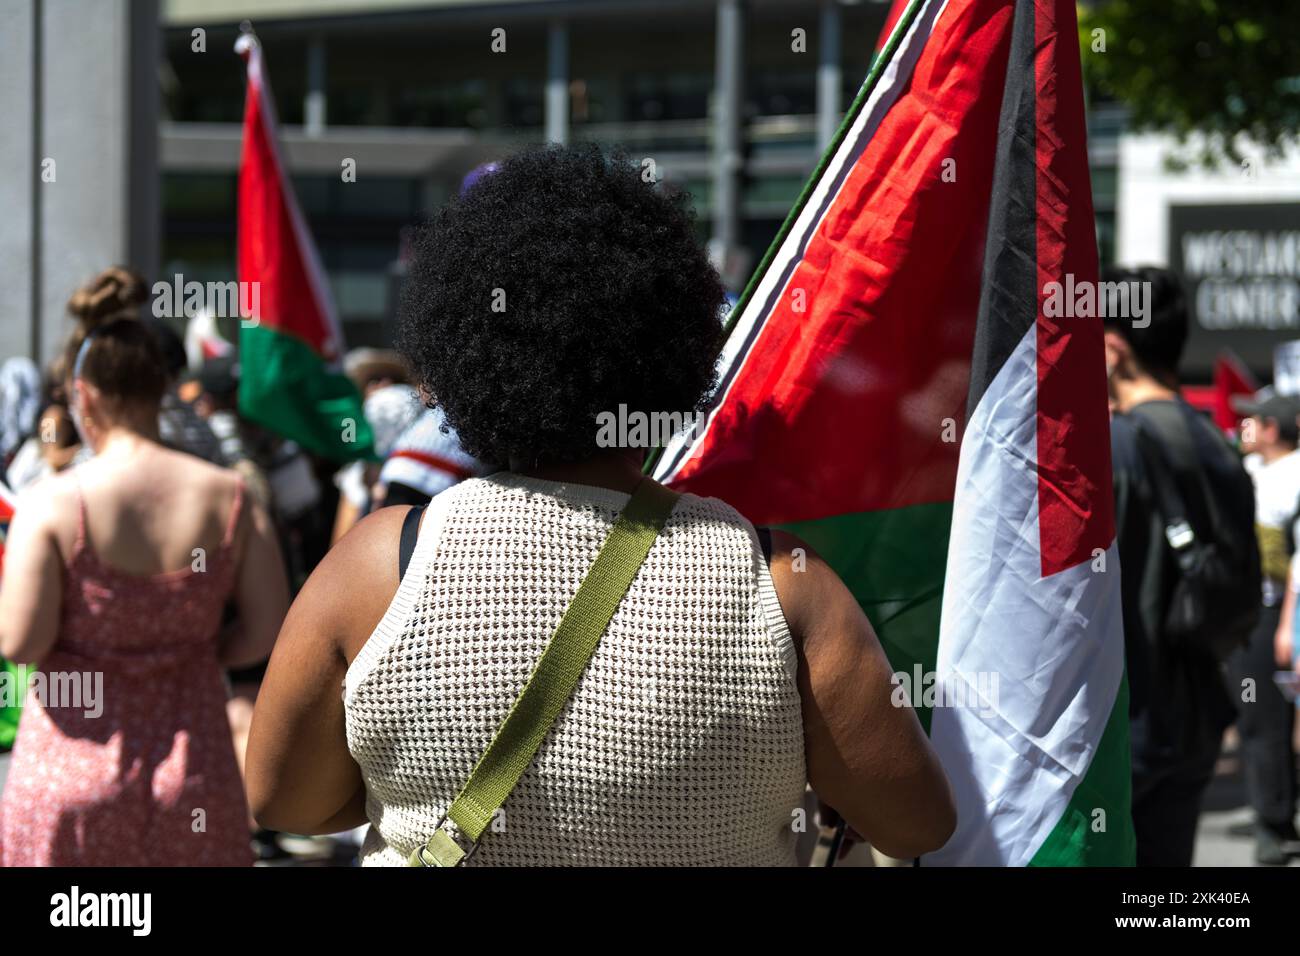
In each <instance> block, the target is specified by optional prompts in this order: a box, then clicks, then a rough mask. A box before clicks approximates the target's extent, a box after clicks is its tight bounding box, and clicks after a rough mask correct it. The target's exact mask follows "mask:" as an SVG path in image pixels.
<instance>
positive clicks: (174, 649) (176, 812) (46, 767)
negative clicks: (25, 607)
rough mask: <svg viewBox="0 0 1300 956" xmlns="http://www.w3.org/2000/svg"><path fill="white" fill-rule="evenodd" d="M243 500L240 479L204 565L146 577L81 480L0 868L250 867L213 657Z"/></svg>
mask: <svg viewBox="0 0 1300 956" xmlns="http://www.w3.org/2000/svg"><path fill="white" fill-rule="evenodd" d="M243 495H244V489H243V485H242V483H241V484H240V486H239V487H238V490H237V491H236V494H235V500H234V504H233V507H232V510H231V513H230V519H229V522H228V524H227V527H226V531H225V534H224V536H223V538H222V541H221V545H220V547H219V548H218V549H217V551H216V552H215V553H211V554H208V555H207V556H206V567H203V568H202V570H197V569H195V568H194V566H191V567H189V568H183V569H181V570H179V571H169V572H164V573H162V574H154V575H134V574H128V573H126V572H123V571H119V570H116V569H114V568H111V567H109V566H107V565H106V564H104V563H103V562H102V561H101V560H100V559H99V557H98V556H97V555H96V554H95V550H94V548H93V546H92V545H91V543H90V542H89V541H88V540H87V537H86V506H85V500H84V499H83V498H82V497H81V490H80V488H78V490H77V498H78V519H77V539H76V543H75V545H74V546H73V549H72V553H71V554H70V555H69V556H68V559H67V566H66V571H65V576H64V586H63V587H64V590H63V614H62V621H61V623H60V628H59V637H58V641H57V642H56V644H55V645H54V648H53V650H52V651H51V652H50V654H49V655H48V656H47V657H46V658H45V659H44V660H43V661H41V665H40V674H37V675H34V676H33V685H32V686H33V691H32V692H29V694H28V696H27V701H26V706H25V707H24V712H23V716H22V721H21V723H20V724H19V730H18V740H17V743H16V745H15V747H14V752H13V763H12V765H11V766H10V768H9V773H8V778H7V781H6V786H5V791H4V797H3V800H2V801H0V862H2V863H3V865H5V866H247V865H250V864H251V863H252V851H251V848H250V845H249V830H248V820H247V816H248V809H247V803H246V801H245V797H244V788H243V783H242V780H241V778H240V775H239V768H238V765H237V764H236V762H235V752H234V745H233V743H232V742H231V735H230V725H229V723H228V721H227V717H226V709H225V705H226V698H227V693H226V685H225V678H224V676H223V673H222V670H221V667H220V665H219V664H218V661H217V636H218V633H219V631H220V628H221V615H222V610H223V608H224V605H225V602H226V599H227V597H228V596H229V594H230V592H231V589H232V587H233V584H234V575H235V557H234V555H233V553H232V541H233V537H234V532H235V528H236V526H237V525H238V522H239V512H240V508H241V506H242V504H243ZM38 682H44V684H45V686H46V687H48V688H50V689H49V690H48V691H47V692H46V696H45V700H44V701H42V700H41V699H38V694H37V692H36V691H35V688H36V687H37V686H38ZM74 684H79V685H80V687H81V695H80V699H77V695H76V694H75V693H74V687H73V685H74ZM56 691H57V696H58V699H51V698H52V697H53V696H55V695H56ZM56 704H57V705H59V706H54V705H56ZM69 704H71V705H72V706H69Z"/></svg>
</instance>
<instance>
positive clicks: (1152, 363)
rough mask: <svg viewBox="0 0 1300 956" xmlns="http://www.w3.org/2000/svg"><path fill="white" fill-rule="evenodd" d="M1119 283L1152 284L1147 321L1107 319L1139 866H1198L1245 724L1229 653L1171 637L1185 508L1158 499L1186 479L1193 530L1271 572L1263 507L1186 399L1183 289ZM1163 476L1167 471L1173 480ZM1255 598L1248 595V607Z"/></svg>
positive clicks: (1154, 273)
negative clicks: (1229, 677)
mask: <svg viewBox="0 0 1300 956" xmlns="http://www.w3.org/2000/svg"><path fill="white" fill-rule="evenodd" d="M1106 279H1107V281H1110V282H1128V283H1137V282H1141V283H1150V286H1149V289H1150V293H1149V295H1148V296H1147V302H1148V305H1149V309H1148V313H1147V315H1145V316H1142V317H1140V318H1138V317H1135V318H1136V321H1135V319H1134V318H1125V317H1122V316H1110V317H1107V318H1106V319H1105V326H1106V329H1105V343H1106V371H1107V378H1108V382H1109V385H1110V393H1111V406H1112V409H1113V410H1114V412H1115V414H1114V416H1113V418H1112V420H1111V460H1112V466H1113V469H1114V484H1115V525H1116V534H1117V537H1118V546H1119V555H1120V569H1121V572H1120V573H1121V583H1122V584H1121V586H1122V594H1123V597H1122V600H1123V614H1124V637H1125V652H1126V664H1127V671H1128V682H1129V716H1130V742H1131V747H1132V770H1133V823H1134V829H1135V833H1136V837H1137V862H1138V865H1139V866H1189V865H1190V864H1191V862H1192V852H1193V847H1194V843H1195V838H1196V822H1197V818H1198V816H1199V814H1200V805H1201V798H1202V795H1203V794H1204V791H1205V789H1206V787H1207V786H1208V785H1209V782H1210V780H1211V778H1212V777H1213V775H1214V767H1215V763H1216V761H1217V759H1218V755H1219V748H1220V742H1221V739H1222V736H1223V732H1224V730H1225V729H1226V728H1227V727H1228V726H1229V725H1230V724H1231V723H1232V720H1233V716H1234V711H1233V706H1232V702H1231V699H1230V698H1229V696H1228V692H1227V688H1226V686H1225V684H1224V679H1223V672H1222V666H1221V663H1220V661H1219V660H1218V658H1217V657H1216V655H1215V653H1213V652H1212V651H1211V650H1210V649H1209V648H1207V647H1204V646H1201V645H1199V644H1194V643H1191V642H1185V641H1184V642H1177V643H1175V642H1174V641H1173V640H1172V639H1171V638H1170V636H1169V635H1168V634H1167V633H1166V630H1167V627H1166V615H1167V611H1168V609H1169V606H1170V603H1171V599H1172V592H1173V588H1174V586H1175V584H1176V583H1177V577H1178V574H1179V567H1178V564H1177V562H1176V558H1175V556H1174V554H1173V551H1172V547H1171V543H1169V542H1168V541H1167V535H1168V528H1169V523H1170V522H1169V520H1168V519H1169V512H1171V511H1173V510H1175V508H1174V507H1172V506H1171V503H1170V502H1166V501H1162V500H1161V499H1162V495H1161V493H1160V492H1159V490H1158V489H1159V488H1160V487H1162V486H1161V477H1164V478H1165V480H1166V481H1167V480H1169V479H1172V481H1173V483H1174V484H1173V486H1172V487H1174V488H1176V489H1177V493H1178V496H1179V497H1181V498H1182V499H1183V500H1182V502H1181V503H1182V504H1183V506H1184V509H1185V510H1186V511H1187V512H1188V513H1187V514H1186V515H1185V516H1184V517H1185V518H1186V519H1187V521H1188V522H1189V523H1190V525H1191V527H1192V528H1194V529H1197V532H1198V533H1202V534H1207V533H1210V532H1207V530H1206V529H1210V528H1214V527H1217V526H1219V525H1228V526H1230V527H1231V528H1233V529H1236V531H1237V534H1238V539H1239V540H1240V541H1241V542H1242V544H1243V547H1244V548H1245V549H1246V550H1247V551H1248V552H1249V557H1248V559H1247V564H1249V562H1250V560H1251V559H1253V561H1254V566H1255V568H1256V569H1257V568H1258V554H1257V552H1256V551H1255V550H1254V540H1253V533H1252V528H1253V524H1254V498H1253V492H1252V488H1251V482H1250V479H1249V477H1248V476H1247V474H1246V472H1245V470H1244V469H1243V467H1242V465H1241V461H1240V458H1239V457H1238V455H1237V453H1236V452H1235V450H1234V449H1233V448H1232V447H1231V446H1230V445H1229V444H1228V442H1227V441H1226V440H1225V439H1224V438H1223V436H1222V435H1221V434H1220V433H1219V432H1218V431H1217V429H1215V427H1214V426H1213V425H1212V424H1211V423H1210V422H1209V421H1207V420H1206V419H1205V418H1204V417H1203V416H1201V415H1200V414H1198V413H1197V412H1196V411H1195V410H1194V409H1192V408H1191V407H1190V406H1188V405H1187V404H1186V403H1185V402H1184V401H1183V400H1182V399H1181V398H1180V397H1179V393H1178V374H1177V369H1178V363H1179V360H1180V358H1181V356H1182V350H1183V345H1184V343H1185V342H1186V338H1187V309H1186V304H1185V300H1184V298H1183V294H1182V291H1181V289H1180V288H1179V285H1178V280H1177V279H1176V277H1175V276H1174V275H1173V274H1172V273H1170V272H1168V271H1166V270H1163V269H1155V268H1143V269H1137V270H1130V271H1122V272H1120V271H1116V272H1112V273H1110V274H1108V275H1107V276H1106ZM1156 456H1159V457H1158V462H1159V464H1156V461H1157V458H1156ZM1154 467H1161V468H1164V469H1165V473H1164V476H1157V475H1155V474H1154V473H1153V468H1154ZM1163 487H1164V488H1165V489H1166V491H1167V490H1168V488H1169V487H1170V486H1169V485H1168V484H1165V485H1164V486H1163ZM1209 496H1213V500H1212V501H1211V500H1208V498H1209ZM1250 570H1251V569H1250V568H1249V567H1247V568H1245V569H1244V572H1245V573H1244V577H1246V578H1250ZM1257 578H1258V572H1257V570H1256V572H1255V576H1254V579H1256V580H1257ZM1251 597H1252V596H1251V595H1249V590H1248V589H1247V597H1246V598H1244V599H1243V600H1249V599H1250V598H1251Z"/></svg>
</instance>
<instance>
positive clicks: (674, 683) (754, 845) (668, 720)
mask: <svg viewBox="0 0 1300 956" xmlns="http://www.w3.org/2000/svg"><path fill="white" fill-rule="evenodd" d="M628 497H629V496H628V495H627V494H624V493H621V492H616V491H613V490H609V489H604V488H593V487H590V486H584V485H575V484H560V483H556V482H550V481H542V480H539V479H534V478H526V477H523V476H519V475H514V474H511V473H507V472H501V473H498V474H496V475H492V476H490V477H488V478H475V479H470V480H468V481H465V482H463V483H461V484H459V485H457V486H455V487H454V488H452V489H450V490H449V491H447V492H444V493H443V494H441V495H439V496H438V497H437V498H435V499H434V500H433V502H432V503H431V504H430V506H429V510H428V512H427V513H426V515H425V518H424V523H423V525H422V527H421V530H420V537H419V541H418V543H417V545H416V549H415V554H414V555H413V557H412V560H411V563H410V566H409V567H408V569H407V572H406V575H405V576H404V578H403V580H402V582H401V584H400V586H399V587H398V590H397V593H396V594H395V595H394V597H393V601H392V604H391V605H390V606H389V609H388V611H387V613H386V614H385V616H384V618H383V619H382V620H381V621H380V623H379V625H378V627H377V628H376V629H375V632H374V633H373V634H372V635H371V637H370V638H369V640H368V641H367V642H366V644H365V646H364V647H363V648H362V649H361V651H360V653H359V654H358V655H357V657H356V659H355V660H354V661H353V663H352V665H351V667H350V668H349V669H348V672H347V676H346V679H345V683H344V702H345V711H346V721H347V739H348V747H349V748H350V750H351V752H352V755H353V757H354V758H355V759H356V761H357V763H358V764H359V766H360V767H361V770H362V774H363V776H364V778H365V784H366V808H367V815H368V817H369V819H370V823H371V826H370V828H369V830H368V833H367V836H366V839H365V842H364V845H363V847H362V863H363V864H364V865H368V866H376V865H379V866H382V865H394V866H397V865H405V863H406V859H407V856H408V855H409V853H410V852H411V850H412V849H413V848H415V847H416V846H417V845H419V844H422V843H424V842H425V841H426V840H427V839H428V838H429V836H430V834H431V832H432V831H433V828H434V827H435V825H436V824H437V823H438V821H439V819H441V817H442V816H443V814H444V813H445V811H446V809H447V807H448V806H449V805H450V804H451V802H452V800H454V799H455V796H456V794H457V793H458V792H459V791H460V788H461V786H462V785H463V784H464V782H465V781H466V779H468V777H469V774H470V771H471V770H472V769H473V767H474V765H475V763H476V762H477V761H478V758H479V757H480V756H481V755H482V753H483V751H484V750H485V749H486V748H487V745H488V743H489V742H490V741H491V739H492V737H493V735H494V734H495V732H496V730H497V728H498V727H499V726H500V725H501V722H502V721H503V720H504V719H505V716H506V714H507V713H508V712H509V709H510V706H511V704H512V703H513V702H514V700H515V698H516V696H518V694H519V691H520V690H521V689H522V688H523V686H524V684H525V683H526V681H527V679H528V676H529V674H530V673H531V672H532V669H533V667H534V665H535V664H536V662H537V659H538V658H539V657H540V656H541V653H542V650H543V649H544V648H545V646H546V643H547V641H548V640H549V639H550V637H551V634H552V633H553V632H554V630H555V628H556V626H557V625H558V624H559V622H560V618H561V617H562V616H563V614H564V610H565V608H566V607H567V606H568V605H569V602H570V601H571V600H572V598H573V595H574V594H575V593H576V592H577V590H578V585H579V584H580V583H581V582H582V579H583V577H584V575H585V574H586V573H587V569H588V568H589V567H590V566H591V564H592V562H593V561H594V560H595V558H596V555H597V554H598V553H599V551H600V548H601V545H602V544H603V543H604V541H605V539H606V538H607V537H608V535H609V531H610V529H611V527H612V526H613V524H614V521H615V519H616V518H617V516H618V514H619V512H620V511H621V510H622V509H623V508H624V507H625V506H626V504H627V501H628ZM394 559H395V558H394ZM796 668H797V658H796V653H795V647H794V643H793V640H792V639H791V636H790V632H789V630H788V629H787V627H786V624H785V619H784V618H783V616H782V614H781V608H780V604H779V602H778V601H777V597H776V592H775V590H774V589H773V587H772V580H771V577H770V575H769V573H768V570H767V566H766V564H765V562H764V559H763V555H762V552H761V550H760V548H759V545H758V539H757V536H756V534H755V532H754V529H753V526H752V525H750V524H749V522H748V521H746V520H745V519H744V518H743V517H741V516H740V515H739V514H738V513H737V512H736V511H735V510H734V509H733V508H731V507H730V506H729V505H726V504H724V503H723V502H721V501H718V500H716V499H713V498H700V497H697V496H695V495H689V494H687V495H683V496H682V497H681V499H680V500H679V501H678V503H677V507H676V509H675V510H674V512H673V514H672V516H671V517H670V518H669V520H668V523H667V525H666V526H665V527H664V530H663V531H662V532H661V534H660V536H659V538H658V540H656V542H655V544H654V547H653V548H652V549H651V551H650V554H649V556H648V557H647V559H646V561H645V563H644V564H643V565H642V567H641V570H640V571H639V572H638V573H637V576H636V578H635V579H634V580H633V582H632V585H631V587H630V588H629V589H628V592H627V594H626V595H625V596H624V598H623V600H622V602H621V603H620V605H619V607H618V610H617V611H616V612H615V614H614V617H613V619H612V620H611V622H610V624H609V627H608V628H607V629H606V631H605V634H604V636H603V637H602V639H601V642H600V644H599V646H598V647H597V648H596V651H595V653H594V655H593V656H592V659H591V662H590V663H589V664H588V666H587V669H586V671H585V672H584V673H583V676H582V678H581V680H580V681H579V683H578V686H577V688H576V689H575V691H574V693H573V696H572V697H571V699H570V700H569V703H568V705H567V706H566V707H565V709H564V710H563V711H562V712H561V714H560V716H559V718H558V719H557V720H556V722H555V725H554V726H553V727H552V729H551V731H550V733H549V734H548V735H547V737H546V740H545V741H543V743H542V746H541V748H540V750H539V751H538V753H537V756H536V757H535V758H534V760H533V762H532V765H531V766H530V767H529V769H528V770H527V772H526V773H525V774H524V776H523V778H522V779H521V780H520V782H519V785H518V786H517V787H516V788H515V789H514V791H513V792H512V793H511V795H510V797H509V799H507V800H506V803H505V805H504V807H502V809H501V811H499V813H498V815H497V818H496V819H495V820H494V822H493V823H492V825H491V826H490V827H489V828H488V830H487V832H486V833H485V834H484V836H483V839H482V841H481V843H480V845H479V848H478V850H477V852H476V853H475V854H474V856H473V857H472V859H471V860H470V861H469V864H468V865H471V866H493V865H497V866H558V865H569V864H576V865H615V866H691V865H712V866H719V865H739V866H773V865H793V864H794V862H795V858H794V844H795V836H796V834H795V829H796V824H797V823H798V821H799V820H800V819H801V817H802V812H803V811H802V809H801V808H802V806H803V792H804V784H805V779H806V775H805V769H804V741H803V721H802V717H801V711H800V701H799V693H798V689H797V686H796V681H795V678H796ZM444 827H445V828H446V829H448V830H449V831H450V832H452V833H453V834H455V835H456V837H457V838H458V839H462V838H461V837H460V834H458V833H456V828H455V826H454V824H452V823H451V822H450V821H448V822H447V823H445V824H444Z"/></svg>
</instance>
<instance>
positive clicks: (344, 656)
mask: <svg viewBox="0 0 1300 956" xmlns="http://www.w3.org/2000/svg"><path fill="white" fill-rule="evenodd" d="M406 511H407V509H406V508H387V509H384V510H382V511H378V512H375V513H374V514H372V515H369V516H368V517H366V518H365V519H364V520H362V521H361V522H360V523H358V524H357V526H356V527H355V528H354V529H353V530H352V531H351V532H349V533H348V534H347V535H346V536H345V537H344V538H343V540H342V541H340V542H339V543H338V544H337V545H335V546H334V547H333V548H331V549H330V551H329V552H328V553H327V554H326V555H325V559H324V560H323V561H322V562H321V563H320V565H319V566H318V567H317V568H316V570H315V571H314V572H312V575H311V577H310V578H308V579H307V583H306V584H305V585H304V586H303V589H302V591H301V592H300V593H299V594H298V597H297V599H296V600H295V601H294V602H293V606H292V607H291V608H290V609H289V616H288V617H287V618H286V619H285V622H284V627H283V629H281V631H280V637H279V639H278V640H277V641H276V643H275V651H274V653H272V655H271V663H270V666H269V668H268V669H267V673H266V679H265V680H264V681H263V682H262V690H261V693H260V694H259V695H258V698H257V706H256V707H255V708H254V710H253V726H252V729H251V730H250V732H249V739H248V756H247V759H246V781H247V785H248V801H249V806H250V807H251V808H252V811H253V816H254V817H255V818H256V819H257V821H258V822H259V823H261V824H262V825H263V826H266V827H270V828H272V829H276V830H288V831H290V832H293V833H305V834H312V833H334V832H337V831H339V830H346V829H349V828H351V827H354V826H359V825H361V824H363V823H365V822H366V817H365V800H364V795H365V794H364V784H363V782H362V779H361V770H360V768H359V767H357V765H356V762H355V761H354V760H353V759H352V755H351V754H350V753H349V752H348V748H347V740H346V737H345V730H344V712H343V677H344V675H345V674H346V673H347V668H348V662H349V661H350V660H351V659H352V658H353V657H354V656H355V655H356V652H357V650H359V649H360V647H361V645H362V644H363V643H364V642H365V640H366V638H367V637H368V636H369V635H370V633H371V632H372V631H373V630H374V628H375V626H376V625H377V624H378V623H379V620H380V618H382V617H383V615H384V612H385V611H386V610H387V609H388V604H389V602H390V601H391V600H392V598H393V595H394V594H395V593H396V591H397V584H398V580H397V555H398V538H399V535H400V532H401V526H402V520H403V519H404V518H405V516H406Z"/></svg>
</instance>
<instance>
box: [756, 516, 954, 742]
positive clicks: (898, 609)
mask: <svg viewBox="0 0 1300 956" xmlns="http://www.w3.org/2000/svg"><path fill="white" fill-rule="evenodd" d="M777 527H780V528H782V529H783V530H785V531H789V532H790V533H791V534H795V535H798V536H799V537H800V538H802V539H803V540H804V541H807V542H808V543H809V544H810V545H812V547H813V548H814V549H815V550H816V551H817V553H818V554H820V555H821V556H822V557H823V558H824V559H825V560H826V562H827V563H828V564H829V565H830V566H831V567H832V568H833V569H834V570H835V573H836V574H838V575H839V576H840V578H841V579H842V580H843V581H844V583H845V584H846V585H847V586H848V588H849V590H850V591H851V592H853V596H854V597H855V598H857V599H858V603H859V604H860V605H862V610H863V611H865V612H866V615H867V617H868V618H869V619H870V621H871V624H872V627H874V628H875V629H876V634H877V636H878V637H879V638H880V643H881V644H882V645H883V646H884V648H885V653H886V654H887V655H888V656H889V663H890V665H891V666H893V668H894V669H895V671H904V672H906V673H907V674H909V675H911V674H912V673H913V670H914V668H915V667H916V666H917V665H920V667H921V672H922V674H932V673H934V669H935V660H936V658H937V656H938V653H939V613H940V611H941V609H942V607H943V576H944V569H945V568H946V567H947V564H948V533H949V530H950V529H951V527H952V504H951V503H949V502H942V503H939V504H926V505H911V506H909V507H906V508H894V509H890V510H886V511H868V512H863V513H861V514H851V515H837V516H835V517H833V518H819V519H816V520H813V521H795V522H790V523H788V524H782V525H777ZM916 712H917V716H919V717H920V718H921V724H922V726H923V727H925V730H926V733H929V731H930V708H928V707H924V706H918V707H917V708H916Z"/></svg>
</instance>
